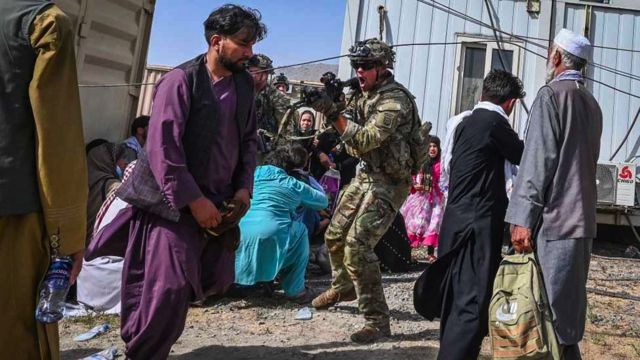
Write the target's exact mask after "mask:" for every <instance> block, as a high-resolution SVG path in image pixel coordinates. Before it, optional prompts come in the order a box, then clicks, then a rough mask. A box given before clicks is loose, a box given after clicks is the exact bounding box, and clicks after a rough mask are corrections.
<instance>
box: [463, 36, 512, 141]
mask: <svg viewBox="0 0 640 360" xmlns="http://www.w3.org/2000/svg"><path fill="white" fill-rule="evenodd" d="M492 40H495V38H494V37H488V36H478V35H472V34H466V33H464V34H456V43H457V44H456V57H455V64H456V67H455V69H454V76H453V96H452V97H451V107H450V109H451V111H450V116H451V117H453V116H456V115H457V114H459V113H461V112H462V111H460V105H461V101H460V100H461V99H460V96H461V92H462V82H463V79H464V76H463V71H464V68H465V50H466V49H467V48H469V47H473V48H482V49H485V62H484V76H486V75H487V74H488V73H489V71H491V59H492V57H493V50H498V46H497V43H496V42H486V43H478V42H477V41H492ZM507 41H509V42H510V43H516V44H518V45H520V46H524V44H522V42H521V41H517V40H516V41H513V40H510V39H509V40H507ZM501 45H502V48H503V50H509V51H513V60H512V61H513V62H512V64H511V69H512V70H513V73H514V74H515V75H516V76H518V77H519V78H520V79H522V72H523V66H522V65H523V64H522V63H523V59H524V58H523V49H522V48H521V47H519V46H517V45H514V44H508V43H501ZM520 111H521V110H520V109H519V107H518V106H516V108H515V109H514V111H513V112H512V113H511V116H509V122H510V123H511V126H512V127H513V128H514V129H515V130H516V131H517V126H518V125H517V121H515V119H518V118H519V115H520V113H519V112H520Z"/></svg>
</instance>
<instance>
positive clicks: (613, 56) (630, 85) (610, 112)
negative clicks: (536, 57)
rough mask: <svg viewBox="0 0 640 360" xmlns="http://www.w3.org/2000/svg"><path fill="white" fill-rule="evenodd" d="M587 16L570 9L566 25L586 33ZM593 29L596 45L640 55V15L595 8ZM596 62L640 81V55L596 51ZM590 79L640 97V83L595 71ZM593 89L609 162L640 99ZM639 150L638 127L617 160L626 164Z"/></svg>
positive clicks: (602, 88) (574, 7)
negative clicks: (635, 77) (598, 105)
mask: <svg viewBox="0 0 640 360" xmlns="http://www.w3.org/2000/svg"><path fill="white" fill-rule="evenodd" d="M639 3H640V1H639ZM639 6H640V4H639ZM586 16H587V8H586V7H585V6H578V5H567V6H566V10H565V16H564V24H565V26H566V27H567V28H571V29H574V30H576V31H582V30H583V29H584V25H585V19H586ZM589 27H590V36H589V38H590V39H591V40H592V41H593V42H594V43H595V44H598V45H602V46H607V47H614V48H622V49H632V50H636V51H640V11H631V10H619V9H610V8H600V7H593V8H592V13H591V23H590V24H589ZM593 60H594V62H596V63H598V64H602V65H606V66H609V67H612V68H614V69H616V70H619V71H623V72H626V73H631V74H634V75H635V76H637V77H640V52H636V53H633V52H628V51H620V50H611V49H601V48H596V49H594V53H593ZM589 76H590V77H592V78H593V79H595V80H598V81H602V82H604V83H607V84H610V85H613V86H615V87H616V88H619V89H621V90H624V91H627V92H630V93H632V94H637V95H640V81H638V80H632V79H630V78H628V77H625V76H620V75H616V74H614V73H611V72H609V71H604V70H602V69H594V68H593V67H591V68H590V69H589ZM590 87H591V89H592V90H593V94H594V95H595V96H596V97H597V98H598V100H599V102H600V107H601V108H602V113H603V114H604V128H603V132H602V139H601V148H600V153H601V155H600V158H601V159H602V160H608V159H609V157H610V156H611V154H613V152H614V151H615V149H616V148H617V147H618V146H619V144H620V142H621V141H622V139H623V138H624V135H625V134H626V132H627V129H628V128H629V126H630V125H631V122H632V120H633V117H634V116H635V114H636V113H637V111H638V108H640V99H637V98H633V97H631V96H628V95H624V94H621V93H620V92H617V91H614V90H612V89H609V88H607V87H605V86H602V85H599V84H596V83H593V84H590ZM639 147H640V124H636V127H635V128H634V129H633V131H632V132H631V135H630V136H629V140H628V141H627V142H626V143H625V146H624V147H623V148H622V149H621V150H620V152H619V153H618V155H617V156H616V158H615V159H614V160H616V161H624V160H626V159H627V158H629V157H631V156H633V155H635V154H638V148H639Z"/></svg>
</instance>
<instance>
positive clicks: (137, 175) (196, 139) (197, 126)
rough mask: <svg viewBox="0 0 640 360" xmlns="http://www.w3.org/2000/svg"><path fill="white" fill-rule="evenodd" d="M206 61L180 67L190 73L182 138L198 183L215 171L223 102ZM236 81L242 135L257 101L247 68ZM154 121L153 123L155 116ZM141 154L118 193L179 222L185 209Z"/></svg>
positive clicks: (135, 203) (238, 114)
mask: <svg viewBox="0 0 640 360" xmlns="http://www.w3.org/2000/svg"><path fill="white" fill-rule="evenodd" d="M204 60H205V57H204V55H199V56H197V57H196V58H195V59H193V60H190V61H188V62H186V63H184V64H182V65H180V66H178V68H179V69H182V70H183V71H184V72H185V73H186V74H187V80H188V81H189V87H190V88H191V106H190V110H189V118H188V120H187V124H186V127H185V133H184V136H183V137H182V144H183V146H184V152H185V157H186V160H187V168H188V169H189V172H190V173H191V175H192V176H193V177H194V179H195V180H196V182H198V179H200V178H202V177H203V174H204V173H205V172H207V171H215V169H211V168H210V166H209V155H210V149H211V145H210V140H209V139H211V138H212V137H213V136H215V134H216V132H217V131H218V128H217V127H216V118H217V114H218V106H219V105H218V102H217V101H216V98H215V96H214V95H213V90H212V88H211V78H210V77H209V73H208V71H207V67H206V65H205V61H204ZM233 81H234V83H235V86H236V94H237V96H236V98H237V105H236V115H235V119H236V122H237V123H238V127H239V129H240V131H239V136H242V134H244V132H245V129H246V126H247V123H248V121H249V115H250V114H249V112H250V110H251V106H252V102H253V101H254V93H253V91H254V90H253V79H252V77H251V75H249V73H248V72H246V71H245V72H241V73H237V74H234V75H233ZM151 121H152V122H153V115H152V117H151ZM151 126H153V124H151ZM240 143H242V141H240ZM238 151H240V149H238ZM141 155H142V156H140V158H138V161H137V163H136V165H135V168H134V169H133V172H132V173H131V176H130V177H129V178H128V179H127V181H125V182H123V183H122V185H121V186H120V187H119V188H118V190H117V191H116V196H118V197H119V198H120V199H122V200H124V201H126V202H128V203H129V204H131V205H134V206H135V207H137V208H139V209H142V210H145V211H148V212H150V213H153V214H155V215H158V216H160V217H163V218H165V219H167V220H172V221H178V220H179V218H180V210H181V209H175V208H173V207H172V206H171V205H170V204H169V202H168V201H167V200H166V198H165V197H164V195H163V194H162V192H161V190H160V186H159V185H158V183H157V182H156V180H155V178H154V177H153V173H152V172H151V168H150V167H149V160H148V159H147V157H146V155H144V154H141ZM217 205H219V204H217Z"/></svg>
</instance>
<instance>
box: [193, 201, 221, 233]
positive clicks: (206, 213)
mask: <svg viewBox="0 0 640 360" xmlns="http://www.w3.org/2000/svg"><path fill="white" fill-rule="evenodd" d="M189 209H191V215H193V217H194V218H195V219H196V221H197V222H198V224H199V225H200V227H202V228H205V229H206V228H214V227H216V226H218V224H220V222H221V221H222V216H221V215H220V211H218V208H217V207H216V206H215V205H214V204H213V203H212V202H211V201H210V200H209V199H207V198H205V197H201V198H199V199H197V200H195V201H193V202H191V203H189Z"/></svg>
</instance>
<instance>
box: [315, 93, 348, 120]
mask: <svg viewBox="0 0 640 360" xmlns="http://www.w3.org/2000/svg"><path fill="white" fill-rule="evenodd" d="M311 107H312V108H313V109H314V110H315V111H318V112H321V113H322V114H324V117H325V118H326V119H327V122H328V123H330V124H333V123H334V122H335V121H336V120H337V119H338V115H340V111H341V109H340V107H339V106H338V104H336V103H335V102H333V100H332V99H331V98H330V97H329V96H328V95H327V93H325V92H319V94H318V96H317V98H316V100H314V101H313V103H311Z"/></svg>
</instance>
